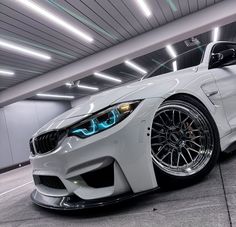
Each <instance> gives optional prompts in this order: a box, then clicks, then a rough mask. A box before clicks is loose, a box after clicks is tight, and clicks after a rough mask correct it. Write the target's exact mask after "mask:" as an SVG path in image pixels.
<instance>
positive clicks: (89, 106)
mask: <svg viewBox="0 0 236 227" xmlns="http://www.w3.org/2000/svg"><path fill="white" fill-rule="evenodd" d="M190 72H192V73H193V71H192V70H181V71H179V72H175V75H176V76H173V73H168V74H165V75H160V76H158V77H153V78H149V79H145V80H141V81H137V82H133V83H130V84H127V85H124V86H120V87H117V88H114V89H111V90H107V91H104V92H101V93H99V94H96V95H93V96H90V97H89V98H87V99H81V100H80V101H79V103H78V106H76V107H74V108H72V109H70V110H69V111H67V112H65V113H63V114H61V115H60V116H58V117H56V118H55V119H53V120H51V121H50V122H49V123H48V124H46V125H45V126H43V127H42V128H41V129H40V130H39V131H38V132H37V133H36V134H40V133H42V132H47V131H50V130H53V129H59V128H63V127H66V126H68V125H71V124H74V123H76V122H78V121H80V120H82V119H84V118H86V117H87V116H89V115H91V114H93V113H95V112H97V111H99V110H101V109H104V108H106V107H108V106H110V105H113V104H116V103H119V102H125V101H130V100H137V99H145V98H151V97H162V95H163V94H165V93H167V92H169V91H173V90H175V89H176V88H177V86H180V84H181V87H183V86H184V84H186V83H188V82H189V81H191V80H192V78H191V76H189V75H190V74H192V73H190ZM186 74H188V77H186V76H185V75H186ZM181 78H182V79H181Z"/></svg>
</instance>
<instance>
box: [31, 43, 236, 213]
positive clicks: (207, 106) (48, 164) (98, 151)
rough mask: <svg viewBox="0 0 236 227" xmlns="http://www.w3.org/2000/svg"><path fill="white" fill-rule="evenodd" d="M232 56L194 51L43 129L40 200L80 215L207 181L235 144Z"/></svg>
mask: <svg viewBox="0 0 236 227" xmlns="http://www.w3.org/2000/svg"><path fill="white" fill-rule="evenodd" d="M235 50H236V44H235V43H229V42H215V43H210V44H208V45H207V46H203V47H197V48H195V49H193V50H191V51H189V52H187V53H185V54H182V55H180V56H178V57H177V58H176V59H171V60H170V61H168V62H166V64H162V65H160V66H159V67H158V68H157V69H155V70H154V71H153V72H151V73H149V74H148V75H147V76H146V77H144V78H142V80H140V81H138V82H134V83H132V84H128V85H125V86H122V87H118V88H115V89H112V90H108V91H105V92H102V93H99V94H97V95H94V96H92V97H90V98H89V99H88V100H87V101H84V102H81V104H80V105H79V106H78V107H76V108H73V109H71V110H69V111H68V112H66V113H64V114H62V115H61V116H59V117H57V118H56V119H54V120H52V121H51V122H49V123H48V124H47V125H45V126H44V127H43V128H41V129H40V130H39V131H38V132H37V133H36V134H35V135H34V136H33V137H32V139H31V140H30V147H31V156H30V160H31V163H32V166H33V178H34V182H35V186H36V190H34V191H33V193H32V195H31V198H32V200H33V202H34V203H36V204H38V205H40V206H43V207H47V208H52V209H83V208H90V207H96V206H104V205H107V204H111V203H116V202H119V201H122V200H124V199H127V198H130V197H134V196H137V195H140V194H142V193H146V192H149V191H152V190H154V189H156V188H158V187H159V186H168V185H170V186H173V185H178V184H181V185H185V184H189V183H191V182H193V181H197V180H200V179H202V178H203V177H204V176H205V175H206V174H208V173H209V172H210V171H211V169H212V168H213V167H214V165H215V164H216V162H217V159H218V156H219V153H220V151H228V152H230V151H232V150H233V148H234V146H233V145H234V142H235V141H236V65H235V63H236V51H235ZM203 53H204V54H203ZM202 55H203V57H202ZM174 61H176V62H175V65H176V66H177V67H178V70H177V71H175V72H172V71H173V70H172V63H173V62H174ZM199 63H200V64H199ZM183 68H184V69H183ZM175 70H176V69H175Z"/></svg>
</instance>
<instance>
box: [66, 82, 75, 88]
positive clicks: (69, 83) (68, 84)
mask: <svg viewBox="0 0 236 227" xmlns="http://www.w3.org/2000/svg"><path fill="white" fill-rule="evenodd" d="M65 85H66V86H67V87H73V86H74V85H75V83H74V82H67V83H65Z"/></svg>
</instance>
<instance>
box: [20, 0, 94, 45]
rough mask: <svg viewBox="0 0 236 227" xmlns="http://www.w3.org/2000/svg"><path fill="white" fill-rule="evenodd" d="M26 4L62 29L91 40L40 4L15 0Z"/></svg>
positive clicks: (26, 0) (88, 40)
mask: <svg viewBox="0 0 236 227" xmlns="http://www.w3.org/2000/svg"><path fill="white" fill-rule="evenodd" d="M16 1H18V2H20V3H21V4H23V5H24V6H26V7H27V8H29V9H31V10H33V11H34V12H36V13H38V14H40V15H41V16H43V17H45V18H47V19H48V20H50V21H52V22H54V23H55V24H57V25H59V26H61V27H63V28H64V29H66V30H68V31H70V32H71V33H74V34H75V35H77V36H79V37H80V38H82V39H84V40H85V41H87V42H93V38H92V37H91V36H89V35H88V34H86V33H85V32H83V31H81V30H79V29H77V28H75V26H73V25H72V24H69V23H68V22H66V21H64V20H63V19H62V18H61V17H59V16H57V15H55V14H53V13H51V12H50V11H49V10H47V9H45V8H43V7H42V6H40V5H38V4H36V3H34V2H33V1H31V0H16Z"/></svg>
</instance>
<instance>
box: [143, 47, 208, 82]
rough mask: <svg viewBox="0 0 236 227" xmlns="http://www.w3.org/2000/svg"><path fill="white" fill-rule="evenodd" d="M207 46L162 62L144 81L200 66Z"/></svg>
mask: <svg viewBox="0 0 236 227" xmlns="http://www.w3.org/2000/svg"><path fill="white" fill-rule="evenodd" d="M206 46H207V45H202V46H198V47H196V48H193V49H191V50H189V51H187V52H184V53H182V54H180V55H178V56H177V57H176V58H172V59H169V60H167V61H166V62H163V63H161V62H160V63H159V65H158V66H157V67H156V68H155V69H154V70H152V71H151V72H150V73H148V74H147V75H146V76H144V77H143V79H145V78H150V77H154V76H158V75H162V74H165V73H169V72H173V71H177V70H181V69H186V68H189V67H194V66H197V65H199V64H200V63H201V61H202V59H203V55H204V52H205V49H206Z"/></svg>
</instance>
